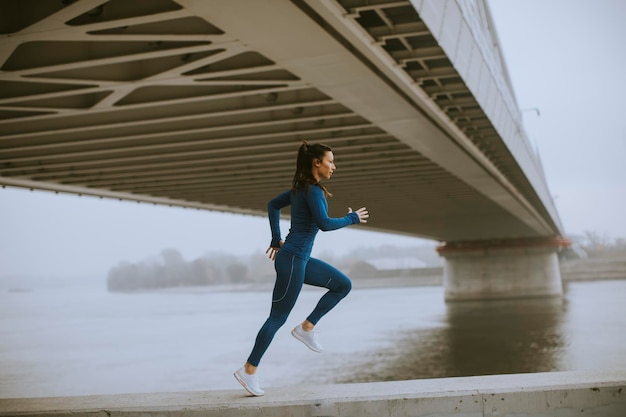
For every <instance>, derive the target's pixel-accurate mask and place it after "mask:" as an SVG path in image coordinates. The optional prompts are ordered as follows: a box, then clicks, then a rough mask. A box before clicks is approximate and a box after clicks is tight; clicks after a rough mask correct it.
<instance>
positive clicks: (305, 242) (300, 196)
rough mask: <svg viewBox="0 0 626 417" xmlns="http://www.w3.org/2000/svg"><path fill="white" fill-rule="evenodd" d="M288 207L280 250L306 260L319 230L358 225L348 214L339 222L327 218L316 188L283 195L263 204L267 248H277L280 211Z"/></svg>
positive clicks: (323, 200) (323, 198) (321, 194)
mask: <svg viewBox="0 0 626 417" xmlns="http://www.w3.org/2000/svg"><path fill="white" fill-rule="evenodd" d="M289 205H290V206H291V228H290V229H289V234H288V235H287V238H286V239H285V242H284V244H283V246H282V247H281V249H280V250H283V251H287V252H289V253H291V254H293V255H295V256H297V257H299V258H302V259H306V260H308V259H309V257H310V256H311V250H312V249H313V242H314V241H315V236H316V235H317V232H318V231H319V230H322V231H324V232H326V231H329V230H336V229H340V228H342V227H346V226H349V225H351V224H357V223H359V222H360V220H359V215H358V214H356V213H354V212H352V213H348V215H346V216H344V217H339V218H332V217H328V202H327V201H326V196H325V195H324V191H323V190H322V188H321V187H319V186H318V185H311V186H310V187H309V189H308V191H306V190H297V191H295V192H294V191H291V190H289V191H285V192H284V193H282V194H279V195H278V196H276V197H275V198H274V199H272V200H271V201H270V202H269V203H268V204H267V214H268V217H269V221H270V229H271V230H272V241H271V243H270V246H271V247H274V248H277V247H279V245H280V243H279V242H280V241H281V240H282V239H281V234H280V211H281V209H283V208H285V207H287V206H289Z"/></svg>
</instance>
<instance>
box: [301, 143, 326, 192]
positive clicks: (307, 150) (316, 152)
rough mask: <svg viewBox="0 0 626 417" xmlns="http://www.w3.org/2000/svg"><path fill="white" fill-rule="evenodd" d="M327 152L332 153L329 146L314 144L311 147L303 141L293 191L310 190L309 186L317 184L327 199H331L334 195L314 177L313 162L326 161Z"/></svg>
mask: <svg viewBox="0 0 626 417" xmlns="http://www.w3.org/2000/svg"><path fill="white" fill-rule="evenodd" d="M326 152H332V149H330V147H329V146H326V145H322V144H319V143H314V144H313V145H309V144H308V143H307V142H306V141H304V140H303V141H302V145H300V148H298V158H297V159H296V173H295V174H294V176H293V181H292V183H291V189H292V190H293V191H297V190H305V191H308V190H309V186H310V185H313V184H317V185H319V186H320V188H321V189H322V190H323V191H324V195H325V196H326V197H331V196H332V194H331V193H330V192H329V191H328V190H327V189H326V187H324V185H323V184H321V183H320V182H319V181H318V180H316V179H315V177H314V176H313V161H314V160H316V159H319V160H320V161H321V160H323V159H324V156H325V155H326Z"/></svg>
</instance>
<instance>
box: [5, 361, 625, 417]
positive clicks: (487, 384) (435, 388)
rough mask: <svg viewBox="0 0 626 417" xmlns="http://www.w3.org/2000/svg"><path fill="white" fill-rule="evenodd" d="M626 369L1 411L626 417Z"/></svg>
mask: <svg viewBox="0 0 626 417" xmlns="http://www.w3.org/2000/svg"><path fill="white" fill-rule="evenodd" d="M625 386H626V369H625V370H611V371H585V372H549V373H536V374H515V375H492V376H478V377H464V378H439V379H422V380H411V381H394V382H376V383H366V384H342V385H323V386H292V387H280V388H267V389H266V390H265V396H264V397H247V396H245V395H244V392H245V391H243V390H235V391H233V390H229V391H204V392H185V393H161V394H158V393H155V394H124V395H101V396H100V395H98V396H81V397H55V398H23V399H0V416H56V417H61V416H72V417H82V416H102V417H113V416H116V417H117V416H119V417H125V416H129V417H130V416H133V417H134V416H171V417H196V416H198V417H199V416H224V417H235V416H237V417H248V416H293V417H300V416H302V417H305V416H306V417H308V416H376V417H380V416H403V417H409V416H411V417H426V416H437V417H444V416H455V417H470V416H471V417H482V416H511V417H512V416H517V417H520V416H542V417H545V416H559V417H567V416H574V415H576V416H601V417H624V416H626V387H625Z"/></svg>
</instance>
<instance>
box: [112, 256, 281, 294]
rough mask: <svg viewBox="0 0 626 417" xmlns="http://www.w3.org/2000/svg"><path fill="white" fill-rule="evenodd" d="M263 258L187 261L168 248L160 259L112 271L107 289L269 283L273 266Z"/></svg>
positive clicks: (209, 258)
mask: <svg viewBox="0 0 626 417" xmlns="http://www.w3.org/2000/svg"><path fill="white" fill-rule="evenodd" d="M261 258H263V257H261V256H260V255H257V256H251V257H248V258H247V259H245V260H241V259H239V258H237V257H234V256H232V255H227V254H209V255H206V256H204V257H201V258H198V259H195V260H193V261H186V260H185V259H184V258H183V256H182V255H181V253H180V252H179V251H178V250H176V249H165V250H163V251H162V252H161V254H160V256H158V257H156V258H151V259H148V260H145V261H141V262H139V263H130V262H127V261H124V262H121V263H120V264H118V265H117V266H115V267H113V268H111V269H110V270H109V273H108V277H107V288H108V289H109V291H114V292H115V291H119V292H128V291H138V290H151V289H159V288H171V287H188V286H209V285H219V284H226V283H246V282H261V281H263V280H267V279H268V276H269V275H271V274H272V272H273V265H271V263H270V262H268V261H267V260H266V259H261ZM261 261H263V262H261ZM250 271H253V273H250Z"/></svg>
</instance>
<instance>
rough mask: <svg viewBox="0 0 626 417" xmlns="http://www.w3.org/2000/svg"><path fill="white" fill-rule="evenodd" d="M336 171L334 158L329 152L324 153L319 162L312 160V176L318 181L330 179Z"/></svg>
mask: <svg viewBox="0 0 626 417" xmlns="http://www.w3.org/2000/svg"><path fill="white" fill-rule="evenodd" d="M336 169H337V167H336V166H335V156H334V155H333V153H332V152H331V151H326V153H325V154H324V158H322V159H321V160H320V159H315V160H313V176H314V177H315V179H316V180H318V181H321V180H327V179H330V177H331V176H332V175H333V172H335V170H336Z"/></svg>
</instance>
